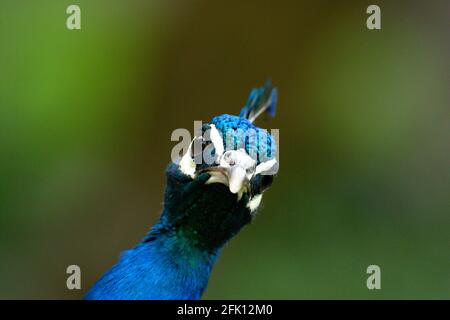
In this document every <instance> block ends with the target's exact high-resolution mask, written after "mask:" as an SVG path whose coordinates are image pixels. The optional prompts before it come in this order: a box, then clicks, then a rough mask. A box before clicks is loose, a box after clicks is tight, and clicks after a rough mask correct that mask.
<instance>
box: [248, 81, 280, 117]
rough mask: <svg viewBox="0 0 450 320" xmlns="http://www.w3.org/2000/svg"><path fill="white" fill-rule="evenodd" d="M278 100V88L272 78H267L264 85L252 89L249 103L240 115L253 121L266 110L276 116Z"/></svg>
mask: <svg viewBox="0 0 450 320" xmlns="http://www.w3.org/2000/svg"><path fill="white" fill-rule="evenodd" d="M277 100H278V92H277V89H276V88H274V87H273V86H272V82H271V81H270V80H267V81H266V83H265V84H264V86H263V87H260V88H254V89H252V90H251V91H250V95H249V97H248V100H247V104H246V105H245V106H244V107H243V108H242V110H241V113H240V115H239V116H240V117H242V118H245V119H248V120H249V121H250V122H253V121H254V120H255V119H256V118H258V116H259V115H260V114H262V113H264V112H267V114H268V115H270V116H271V117H274V116H275V112H276V105H277Z"/></svg>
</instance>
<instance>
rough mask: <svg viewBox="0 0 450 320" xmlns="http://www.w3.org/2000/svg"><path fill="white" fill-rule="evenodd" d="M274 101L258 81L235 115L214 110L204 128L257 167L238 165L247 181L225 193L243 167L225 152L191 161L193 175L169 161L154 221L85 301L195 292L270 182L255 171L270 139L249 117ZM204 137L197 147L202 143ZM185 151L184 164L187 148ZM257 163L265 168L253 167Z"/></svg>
mask: <svg viewBox="0 0 450 320" xmlns="http://www.w3.org/2000/svg"><path fill="white" fill-rule="evenodd" d="M276 101H277V91H276V89H274V88H273V87H272V85H271V84H270V82H266V84H265V86H264V87H262V88H257V89H253V90H252V92H251V93H250V97H249V100H248V102H247V104H246V106H245V107H244V108H243V109H242V111H241V115H240V116H233V115H227V114H224V115H220V116H217V117H215V118H213V119H212V121H211V123H210V124H205V125H204V127H203V128H204V130H206V129H211V127H215V128H216V129H217V131H218V132H219V133H218V135H220V137H221V138H220V139H222V142H221V143H220V144H222V143H223V145H224V148H225V150H230V149H231V150H238V149H240V148H242V149H244V150H245V152H241V153H244V156H243V157H244V158H245V157H247V158H249V159H250V162H251V163H255V165H258V166H256V170H255V171H254V172H253V171H252V172H250V174H249V173H248V170H249V169H252V170H253V169H255V168H254V167H249V168H247V171H244V173H245V174H246V175H247V174H249V175H250V177H251V179H250V180H245V179H246V178H245V177H244V178H245V179H244V178H243V179H244V180H245V183H246V184H245V185H244V184H243V186H242V189H240V190H239V192H235V193H234V192H231V191H230V190H231V187H229V185H228V184H230V185H231V181H232V178H233V174H234V173H233V172H235V171H236V170H237V171H239V170H240V169H242V168H241V167H239V166H240V165H241V164H240V163H236V164H235V163H234V160H233V163H232V162H231V160H230V161H229V162H226V161H225V160H224V159H223V157H225V155H226V152H225V153H223V154H222V155H219V154H216V157H218V159H217V160H221V161H217V162H216V163H214V164H212V165H209V164H201V165H196V168H195V173H194V174H192V175H190V174H187V173H186V170H183V168H182V164H181V162H179V163H175V162H172V163H171V164H170V165H169V166H168V168H167V170H166V178H167V183H166V189H165V193H164V209H163V211H162V214H161V217H160V220H159V222H158V223H157V224H156V225H155V226H154V227H153V228H152V229H151V230H150V232H149V233H148V234H147V236H146V237H145V238H144V239H143V240H142V241H141V243H139V244H138V245H137V246H136V247H135V248H133V249H130V250H128V251H126V252H124V253H123V254H122V255H121V257H120V259H119V262H118V263H117V264H116V265H115V266H113V267H112V268H111V269H110V270H109V271H107V272H106V273H105V274H104V275H103V276H102V277H101V278H100V279H99V280H98V281H97V283H95V285H94V286H93V287H92V288H91V289H90V291H89V292H88V293H87V294H86V297H85V298H86V299H200V298H201V295H202V293H203V291H204V290H205V288H206V285H207V283H208V279H209V276H210V273H211V270H212V267H213V265H214V263H215V261H216V258H217V256H218V255H219V252H220V250H221V248H222V247H223V245H224V244H225V243H226V242H227V241H228V240H230V239H231V238H232V237H233V236H234V235H236V234H237V233H238V232H239V230H240V229H241V228H242V227H243V226H244V225H246V224H248V223H249V222H251V220H252V219H253V217H254V213H255V210H256V208H257V207H258V205H259V201H260V200H261V195H262V193H263V192H264V191H265V190H266V189H267V188H268V187H269V186H270V184H271V182H272V179H273V173H272V174H270V175H263V174H262V173H261V170H266V169H267V168H266V167H267V164H273V163H274V161H275V154H276V144H275V140H274V138H273V137H272V136H271V135H270V134H268V133H267V131H266V130H263V129H261V128H258V127H257V126H255V125H254V124H253V121H254V120H255V119H256V117H257V116H258V115H260V114H261V113H263V112H267V113H268V114H269V115H271V116H274V115H275V107H276ZM203 143H204V145H203V147H206V145H207V144H208V142H205V141H203ZM211 143H212V142H211V141H210V142H209V144H211ZM214 146H216V147H217V145H214ZM214 152H215V151H214ZM237 154H238V152H237V153H236V154H235V155H237ZM186 156H188V163H189V160H191V159H190V157H191V155H190V152H187V153H186V154H185V155H184V156H183V157H186ZM192 156H193V155H192ZM222 156H223V157H222ZM240 156H242V154H240ZM252 159H253V160H252ZM267 160H270V161H267ZM192 161H193V160H192ZM224 161H225V165H224V166H222V164H223V162H224ZM247 161H248V159H247ZM266 161H267V162H266ZM275 162H276V161H275ZM260 164H261V165H262V167H264V168H266V169H261V170H260V171H258V167H260V166H259V165H260ZM262 167H260V168H262ZM227 170H228V171H227ZM227 179H228V181H227ZM244 180H243V181H244Z"/></svg>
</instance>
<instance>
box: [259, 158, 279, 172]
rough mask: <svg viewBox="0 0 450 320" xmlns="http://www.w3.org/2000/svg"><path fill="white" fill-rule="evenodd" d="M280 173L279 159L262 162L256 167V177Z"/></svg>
mask: <svg viewBox="0 0 450 320" xmlns="http://www.w3.org/2000/svg"><path fill="white" fill-rule="evenodd" d="M277 172H278V161H277V159H271V160H268V161H265V162H261V163H260V164H259V165H257V166H256V170H255V175H257V174H263V175H274V174H276V173H277Z"/></svg>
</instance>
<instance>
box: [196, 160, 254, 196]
mask: <svg viewBox="0 0 450 320" xmlns="http://www.w3.org/2000/svg"><path fill="white" fill-rule="evenodd" d="M205 171H206V172H208V173H209V174H211V178H210V179H209V180H208V182H207V184H210V183H223V184H225V185H227V186H228V187H229V189H230V192H231V193H235V194H236V193H239V191H241V190H243V189H245V188H247V187H248V185H249V184H250V181H249V180H248V178H247V176H246V170H245V169H244V168H242V167H240V166H234V167H232V168H223V167H212V168H207V169H204V170H202V171H201V172H205Z"/></svg>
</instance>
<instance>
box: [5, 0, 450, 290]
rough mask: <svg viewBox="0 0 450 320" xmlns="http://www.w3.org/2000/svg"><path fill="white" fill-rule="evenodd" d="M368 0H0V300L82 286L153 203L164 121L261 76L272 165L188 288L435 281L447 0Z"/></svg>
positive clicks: (444, 186) (135, 235)
mask: <svg viewBox="0 0 450 320" xmlns="http://www.w3.org/2000/svg"><path fill="white" fill-rule="evenodd" d="M375 3H376V4H378V5H379V6H380V7H381V17H382V30H381V31H370V30H368V29H367V28H366V18H367V16H368V15H367V14H366V8H367V6H368V5H370V4H373V2H369V1H346V2H345V3H343V2H338V1H311V0H310V1H267V0H259V1H245V2H244V1H209V0H193V1H186V0H170V1H167V0H166V1H163V0H161V1H137V0H133V1H129V0H128V1H125V0H122V1H111V0H109V1H106V0H97V1H56V0H54V1H50V0H47V1H45V0H35V1H13V0H2V1H1V4H0V254H1V257H0V298H7V299H10V298H33V299H34V298H44V299H47V298H62V299H78V298H81V297H82V295H83V293H84V292H85V291H86V290H87V289H88V288H89V287H90V286H91V285H92V284H93V283H94V281H95V280H96V279H97V278H98V277H99V276H100V275H101V274H102V273H103V272H104V271H106V270H107V269H108V268H109V267H110V266H111V265H112V264H113V263H114V262H115V261H116V260H117V257H118V255H119V253H120V252H121V251H123V250H125V249H127V248H130V247H132V246H133V245H134V244H135V243H136V242H138V241H139V240H140V239H141V238H142V236H143V235H144V234H145V233H146V231H147V230H148V229H149V227H150V226H151V225H152V224H153V223H154V222H155V221H156V220H157V218H158V215H159V210H160V209H161V202H162V193H163V187H164V176H163V170H164V168H165V166H166V165H167V164H168V162H169V161H170V151H171V148H172V147H173V146H174V145H175V144H176V143H175V142H171V141H170V134H171V132H172V130H174V129H176V128H188V129H189V130H190V131H191V132H192V130H193V120H203V121H209V120H210V119H211V118H212V117H213V116H215V115H217V114H221V113H237V112H238V111H239V110H240V107H241V106H242V105H243V104H244V103H245V101H246V98H247V94H248V92H249V90H250V89H251V87H253V86H256V85H261V84H262V83H263V81H264V80H265V79H266V78H268V77H271V78H272V80H273V82H274V83H275V85H276V86H278V89H279V95H280V98H279V105H278V115H277V117H276V118H275V119H273V120H266V119H261V120H260V121H259V122H258V124H259V125H260V126H263V127H266V128H279V129H280V164H281V168H280V173H279V176H278V179H277V180H276V181H275V183H274V185H273V187H272V188H271V190H270V191H269V192H267V193H266V195H265V198H264V201H263V203H264V206H263V208H262V210H260V213H259V215H258V217H257V219H256V220H255V222H254V223H253V224H252V225H250V226H248V227H246V228H245V229H244V230H243V231H242V232H241V233H240V234H239V235H238V236H237V237H236V238H235V239H233V240H232V241H231V243H230V244H229V245H228V246H227V247H226V248H224V250H223V252H222V255H221V256H220V258H219V260H218V263H217V265H216V266H215V268H214V270H213V275H212V279H211V281H210V284H209V287H208V289H207V292H206V294H205V298H207V299H222V298H227V299H228V298H238V299H240V298H255V299H258V298H263V299H269V298H274V299H284V298H286V299H305V298H329V299H338V298H344V299H345V298H368V299H389V298H400V299H404V298H446V299H449V298H450V250H449V249H450V232H449V231H450V215H449V213H450V200H449V194H450V184H449V181H450V170H449V163H450V150H449V141H450V123H449V120H450V112H449V103H450V92H449V91H450V90H449V88H450V86H449V84H450V81H449V79H450V78H449V70H450V64H449V57H450V41H449V26H450V25H449V21H450V18H449V15H450V5H449V3H448V1H447V2H445V1H422V3H419V2H416V1H407V2H400V1H395V3H394V2H393V1H389V2H388V1H376V2H375ZM70 4H78V5H80V7H81V19H82V22H81V23H82V30H80V31H69V30H67V29H66V18H67V16H68V15H67V14H66V8H67V6H68V5H70ZM70 264H77V265H79V266H80V267H81V270H82V290H79V291H77V290H74V291H70V290H68V289H67V288H66V277H67V275H66V273H65V271H66V267H67V266H68V265H70ZM370 264H376V265H379V266H380V267H381V271H382V284H381V285H382V289H381V290H378V291H377V290H374V291H369V290H368V289H367V288H366V278H367V276H368V275H367V274H366V268H367V266H368V265H370Z"/></svg>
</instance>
